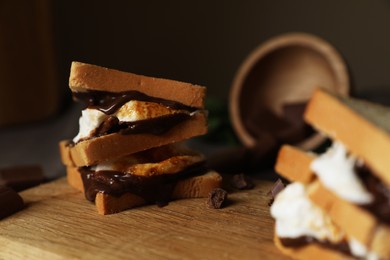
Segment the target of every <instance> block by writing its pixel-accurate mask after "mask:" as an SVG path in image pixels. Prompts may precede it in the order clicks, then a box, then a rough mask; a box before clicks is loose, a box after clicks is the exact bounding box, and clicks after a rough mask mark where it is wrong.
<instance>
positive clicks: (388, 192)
mask: <svg viewBox="0 0 390 260" xmlns="http://www.w3.org/2000/svg"><path fill="white" fill-rule="evenodd" d="M355 172H356V173H357V175H358V176H359V178H360V179H361V181H362V182H363V184H364V186H365V187H366V189H367V191H368V192H369V193H370V194H371V195H372V196H373V197H374V200H373V202H371V203H369V204H364V205H360V207H362V208H364V209H366V210H368V211H370V212H371V213H372V214H373V215H374V216H375V217H376V218H378V220H379V221H380V222H382V223H385V224H387V225H390V189H389V188H388V187H387V186H386V184H384V183H383V182H382V181H381V180H380V179H379V178H378V177H376V175H375V174H373V173H372V171H371V169H370V168H369V167H367V166H366V165H355Z"/></svg>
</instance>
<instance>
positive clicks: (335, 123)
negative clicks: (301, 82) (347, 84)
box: [304, 89, 390, 186]
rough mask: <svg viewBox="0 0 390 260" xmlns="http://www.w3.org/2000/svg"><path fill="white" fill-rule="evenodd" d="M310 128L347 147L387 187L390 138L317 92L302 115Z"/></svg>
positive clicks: (347, 108)
mask: <svg viewBox="0 0 390 260" xmlns="http://www.w3.org/2000/svg"><path fill="white" fill-rule="evenodd" d="M304 118H305V120H306V121H307V122H308V123H309V124H311V125H312V126H313V127H314V128H316V129H317V130H319V131H320V132H322V133H325V134H326V135H327V136H329V137H331V138H332V139H333V140H335V141H339V142H341V143H343V144H344V145H345V146H346V147H348V151H349V152H350V153H351V154H354V155H356V156H357V157H358V158H360V159H362V160H363V161H364V162H365V163H366V164H367V165H368V166H369V167H370V168H371V169H372V171H373V173H374V174H375V175H377V176H378V177H379V178H380V179H381V180H382V181H383V182H385V183H386V184H387V186H390V174H389V173H390V172H389V170H388V169H390V160H389V158H388V155H387V153H385V152H383V151H390V135H389V133H388V132H386V131H385V130H384V129H382V128H380V127H378V126H377V125H376V124H374V123H372V122H370V121H369V120H368V119H366V118H364V117H363V116H361V115H360V114H359V113H357V112H356V111H354V110H353V109H352V108H350V107H349V106H348V105H347V104H345V103H344V102H343V101H342V100H341V99H339V98H337V97H335V96H333V95H332V94H329V93H327V92H325V91H324V90H321V89H317V90H316V91H315V92H314V94H313V96H312V98H311V99H310V101H309V103H308V105H307V107H306V110H305V114H304Z"/></svg>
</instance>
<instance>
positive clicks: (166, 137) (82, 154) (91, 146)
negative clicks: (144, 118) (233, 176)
mask: <svg viewBox="0 0 390 260" xmlns="http://www.w3.org/2000/svg"><path fill="white" fill-rule="evenodd" d="M206 133H207V116H206V114H205V113H201V112H200V113H197V114H195V115H194V116H193V117H192V118H190V119H189V120H186V121H184V122H181V123H180V124H178V125H176V126H175V127H173V128H172V129H170V130H169V131H168V132H166V133H164V134H162V135H152V134H129V135H122V134H119V133H113V134H109V135H105V136H101V137H96V138H93V139H88V140H85V141H80V142H78V143H76V144H74V145H70V144H71V142H70V141H69V140H64V141H61V142H60V144H59V146H60V153H61V159H62V162H63V163H64V164H65V165H68V166H77V167H80V166H90V165H94V164H96V163H98V162H101V161H109V160H113V159H116V158H120V157H122V156H125V155H128V154H132V153H136V152H139V151H143V150H147V149H150V148H152V147H158V146H162V145H166V144H170V143H176V142H179V141H183V140H186V139H189V138H191V137H195V136H199V135H203V134H206Z"/></svg>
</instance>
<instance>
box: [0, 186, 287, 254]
mask: <svg viewBox="0 0 390 260" xmlns="http://www.w3.org/2000/svg"><path fill="white" fill-rule="evenodd" d="M256 184H257V185H256V188H255V189H253V190H250V191H240V192H236V193H232V194H230V197H229V198H230V200H231V203H230V204H229V205H228V206H227V207H225V208H223V209H219V210H216V209H209V208H207V206H206V203H205V202H206V200H205V199H190V200H180V201H174V202H171V203H170V204H169V205H168V206H166V207H163V208H159V207H157V206H155V205H151V206H146V207H141V208H136V209H132V210H128V211H125V212H122V213H119V214H114V215H108V216H101V215H98V214H97V213H96V209H95V206H94V205H93V204H92V203H89V202H88V201H86V200H85V199H84V197H83V195H82V194H81V193H80V192H78V191H77V190H75V189H73V188H72V187H70V186H69V185H68V184H67V183H66V180H65V179H60V180H57V181H54V182H52V183H48V184H45V185H41V186H39V187H37V188H34V189H30V190H27V191H25V192H22V193H21V195H22V197H23V198H24V200H25V202H26V203H27V207H26V209H24V210H23V211H21V212H18V213H17V214H15V215H13V216H11V217H9V218H6V219H4V220H2V221H0V230H1V232H0V259H19V258H20V259H26V258H28V259H91V258H93V259H106V258H110V259H124V258H126V259H129V258H130V259H133V258H136V259H283V256H282V255H281V254H280V253H279V252H278V251H277V249H276V247H275V246H274V245H273V242H272V237H273V226H274V222H273V220H272V218H271V217H270V216H269V207H268V205H267V203H268V197H267V195H266V194H267V192H268V191H269V189H270V188H271V186H272V182H268V181H257V183H256Z"/></svg>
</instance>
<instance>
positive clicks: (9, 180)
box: [0, 165, 46, 191]
mask: <svg viewBox="0 0 390 260" xmlns="http://www.w3.org/2000/svg"><path fill="white" fill-rule="evenodd" d="M45 181H46V178H45V176H44V174H43V170H42V168H41V167H40V166H38V165H28V166H15V167H9V168H3V169H0V185H4V186H8V187H11V188H12V189H14V190H16V191H21V190H25V189H28V188H31V187H34V186H36V185H39V184H41V183H44V182H45Z"/></svg>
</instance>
